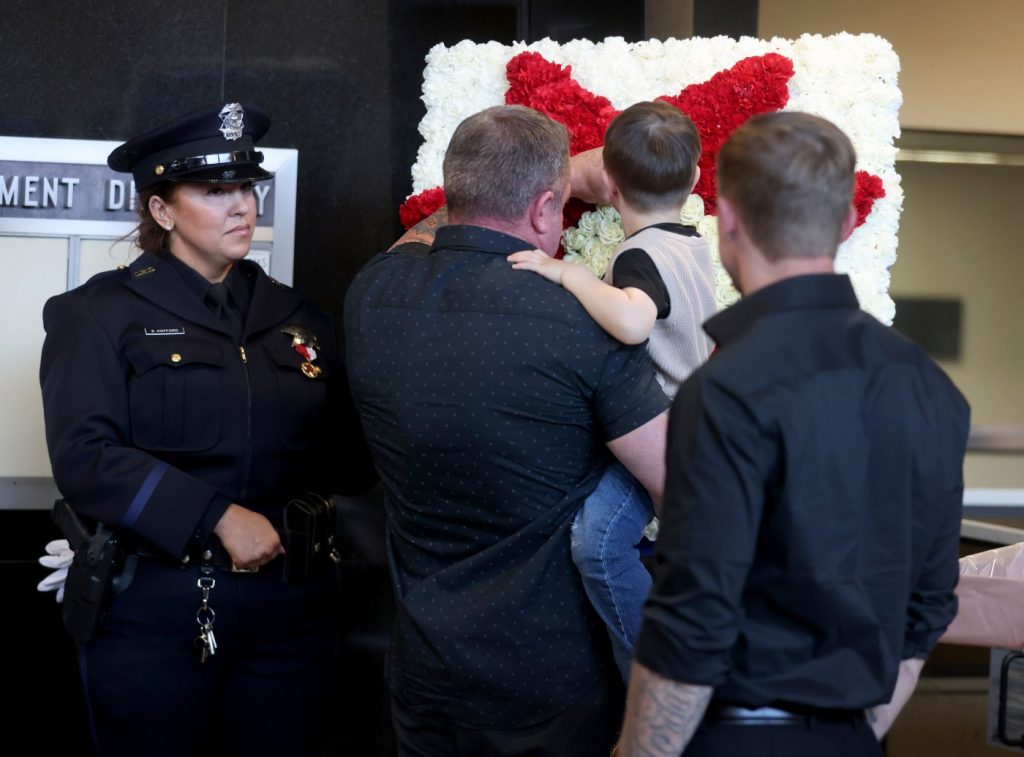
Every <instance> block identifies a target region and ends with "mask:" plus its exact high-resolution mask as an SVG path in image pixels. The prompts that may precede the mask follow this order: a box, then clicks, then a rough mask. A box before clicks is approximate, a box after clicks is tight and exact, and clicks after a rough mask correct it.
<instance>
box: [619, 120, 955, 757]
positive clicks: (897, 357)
mask: <svg viewBox="0 0 1024 757" xmlns="http://www.w3.org/2000/svg"><path fill="white" fill-rule="evenodd" d="M853 171H854V152H853V147H852V146H851V144H850V142H849V140H848V139H847V138H846V136H845V135H844V134H842V132H840V131H839V130H838V129H837V128H836V127H835V126H834V125H832V124H831V123H829V122H828V121H825V120H823V119H820V118H816V117H814V116H808V115H805V114H800V113H777V114H772V115H767V116H760V117H757V118H754V119H752V120H751V121H749V122H748V123H747V124H746V125H744V126H743V127H741V128H740V129H738V130H737V131H736V132H735V133H734V134H733V136H732V137H731V138H730V139H729V141H728V143H727V144H726V145H725V147H724V148H723V149H722V151H721V152H720V154H719V157H718V191H719V198H718V224H719V232H720V245H721V247H720V250H721V258H722V262H723V264H724V265H725V267H726V269H727V270H728V272H729V274H730V276H731V277H732V279H733V281H734V282H735V283H736V285H737V287H738V288H739V290H740V291H741V292H742V293H743V295H744V297H743V299H742V300H741V301H740V302H739V303H738V304H736V305H735V306H733V307H731V308H729V309H728V310H726V311H724V312H722V313H720V314H719V315H717V316H715V317H713V318H711V319H710V320H709V321H708V322H707V324H706V326H705V328H706V330H707V332H708V333H709V334H710V335H711V337H712V338H713V339H714V340H715V342H716V343H717V345H718V349H717V352H716V353H715V354H714V355H713V356H712V357H711V359H710V360H709V361H708V362H707V363H706V364H705V365H704V366H703V367H702V368H700V369H698V370H697V371H696V372H695V373H694V374H693V375H692V376H691V378H690V379H689V380H688V381H686V382H685V383H684V384H683V386H682V388H681V389H680V391H679V394H678V395H677V397H676V400H675V402H674V404H673V406H672V411H671V416H670V421H669V441H668V472H667V478H666V491H665V504H664V507H663V513H662V520H661V531H660V533H659V537H658V543H657V550H656V558H655V569H654V572H655V577H654V586H653V589H652V591H651V594H650V596H649V598H648V601H647V603H646V605H645V609H644V621H643V626H642V628H641V631H640V636H639V639H638V643H637V647H636V658H635V662H634V668H633V674H632V680H631V684H630V690H629V702H628V707H627V715H626V724H625V727H624V732H623V737H622V740H621V744H620V749H619V752H620V754H623V755H637V754H643V755H679V754H680V753H681V752H682V750H683V749H684V748H686V749H687V751H686V754H687V755H717V756H718V757H727V756H728V755H752V754H780V755H781V754H786V755H790V754H792V755H825V754H827V755H869V754H874V755H878V754H881V748H880V745H879V743H878V738H880V737H881V736H882V735H883V734H884V733H885V731H886V729H887V728H888V726H889V725H890V724H891V722H892V720H893V719H894V718H895V716H896V714H897V713H898V712H899V709H900V708H901V707H902V705H903V703H904V702H905V701H906V699H907V698H908V697H909V695H910V693H911V692H912V691H913V688H914V686H915V685H916V682H917V676H918V674H919V673H920V670H921V666H922V665H923V663H924V659H925V658H926V657H927V655H928V654H929V652H930V651H931V649H932V647H933V646H934V645H935V643H936V642H937V640H938V638H939V636H940V635H941V634H942V632H943V630H944V629H945V628H946V626H947V625H948V624H949V622H950V621H951V620H952V618H953V616H954V615H955V613H956V599H955V596H954V593H953V590H954V587H955V585H956V581H957V575H958V571H957V550H958V541H959V529H960V516H961V506H962V492H963V477H962V466H963V456H964V449H965V446H966V440H967V431H968V424H969V408H968V406H967V403H966V402H965V401H964V399H963V397H962V396H961V395H960V393H959V392H958V391H957V390H956V388H955V387H954V386H953V384H952V383H951V382H950V381H949V379H948V378H947V377H946V376H945V374H944V373H943V372H942V371H941V370H940V369H939V368H938V367H937V366H936V365H935V364H934V363H933V362H932V361H931V360H930V359H929V358H928V357H927V356H926V355H925V354H924V353H923V352H922V351H921V350H920V349H918V348H917V347H915V346H914V345H913V344H911V343H910V342H908V341H907V340H905V339H903V338H902V337H900V336H899V335H898V334H896V333H894V332H892V331H891V330H890V329H888V328H886V327H884V326H883V325H881V324H880V323H878V322H877V321H876V320H875V319H874V318H872V317H871V316H869V315H867V314H865V313H863V312H862V311H861V310H860V309H859V308H858V304H857V298H856V296H855V295H854V292H853V289H852V288H851V286H850V281H849V279H848V278H847V277H846V276H842V275H837V274H835V273H834V271H833V259H834V257H835V252H836V248H837V246H838V245H839V243H840V241H842V240H843V239H845V238H846V236H848V235H849V234H850V233H851V231H852V230H853V228H854V224H855V220H856V216H855V212H854V210H853V209H852V207H851V195H852V189H853ZM865 715H866V717H865ZM698 726H699V727H698ZM691 739H692V740H691ZM687 744H689V747H688V748H687Z"/></svg>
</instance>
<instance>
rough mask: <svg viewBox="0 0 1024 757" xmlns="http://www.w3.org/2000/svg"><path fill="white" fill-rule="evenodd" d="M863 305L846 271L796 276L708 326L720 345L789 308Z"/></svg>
mask: <svg viewBox="0 0 1024 757" xmlns="http://www.w3.org/2000/svg"><path fill="white" fill-rule="evenodd" d="M858 307H860V305H859V303H858V302H857V295H856V294H854V291H853V285H852V284H851V283H850V278H849V276H847V275H846V274H838V273H816V274H809V275H806V276H792V277H790V278H786V279H783V280H782V281H777V282H776V283H774V284H771V285H769V286H766V287H765V288H764V289H759V290H757V291H756V292H754V293H753V294H752V295H750V296H748V297H744V298H743V299H741V300H740V301H739V302H737V303H736V304H735V305H733V306H732V307H729V308H726V309H725V310H723V311H722V312H721V313H718V314H717V315H714V316H712V317H711V318H709V319H708V320H707V321H706V322H705V323H704V330H705V331H706V332H707V333H708V335H709V336H710V337H711V338H712V339H713V340H714V341H715V343H716V344H717V345H719V346H720V347H725V346H726V345H727V344H729V343H730V342H734V341H736V340H737V339H739V338H740V337H741V336H743V335H744V334H745V333H746V332H747V331H749V330H750V328H751V327H752V326H753V325H754V324H755V323H756V322H757V321H758V320H760V319H761V318H763V317H765V316H768V315H773V314H775V313H781V312H785V311H789V310H811V309H821V308H852V309H856V308H858Z"/></svg>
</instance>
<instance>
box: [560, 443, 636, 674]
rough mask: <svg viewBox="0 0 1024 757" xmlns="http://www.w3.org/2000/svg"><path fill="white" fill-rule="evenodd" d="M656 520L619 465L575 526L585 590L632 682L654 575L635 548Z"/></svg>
mask: <svg viewBox="0 0 1024 757" xmlns="http://www.w3.org/2000/svg"><path fill="white" fill-rule="evenodd" d="M653 517H654V507H653V505H652V504H651V498H650V497H649V496H648V495H647V491H646V490H645V489H644V488H643V487H642V486H641V485H640V484H639V483H637V481H636V479H635V478H633V476H632V475H630V473H629V471H627V470H626V468H625V467H624V466H623V465H622V464H621V463H618V462H615V463H612V464H611V465H609V466H608V470H606V471H605V473H604V475H603V476H602V477H601V481H600V482H599V483H598V485H597V488H596V489H594V491H593V493H592V494H591V495H590V496H589V497H587V499H586V501H585V502H584V503H583V506H582V507H581V508H580V510H579V512H578V513H576V519H575V520H574V521H573V524H572V559H573V562H575V563H576V568H577V569H578V570H579V572H580V576H581V577H582V579H583V588H584V590H585V591H586V592H587V597H588V598H589V599H590V603H591V604H592V605H593V607H594V609H595V610H597V614H598V615H600V616H601V620H603V621H604V623H605V625H606V626H607V628H608V634H609V635H610V636H611V640H612V651H613V652H614V654H615V664H616V665H618V667H619V672H620V673H622V680H624V681H626V682H627V683H628V682H629V671H630V667H631V665H632V663H633V646H634V645H635V644H636V635H637V632H638V631H639V630H640V614H641V610H642V609H643V604H644V600H645V599H647V593H648V592H649V591H650V589H651V575H650V573H648V572H647V568H646V567H644V565H643V563H641V562H640V553H639V551H638V550H637V545H638V544H639V543H640V541H641V539H642V538H643V530H644V527H645V526H646V525H647V524H648V523H649V522H650V521H651V518H653Z"/></svg>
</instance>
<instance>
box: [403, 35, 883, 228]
mask: <svg viewBox="0 0 1024 757" xmlns="http://www.w3.org/2000/svg"><path fill="white" fill-rule="evenodd" d="M505 71H506V75H507V77H508V91H507V92H506V93H505V103H506V104H508V105H525V106H527V107H530V108H533V109H534V110H538V111H540V112H541V113H544V114H546V115H548V116H549V117H551V118H553V119H554V120H555V121H558V122H559V123H561V124H563V125H564V126H565V127H566V129H567V130H568V132H569V137H570V144H569V151H570V153H571V154H573V155H575V154H576V153H579V152H583V151H584V150H589V149H591V148H594V147H599V146H600V145H601V144H603V143H604V133H605V130H606V129H607V128H608V124H609V123H611V121H612V119H613V118H615V116H617V115H618V114H619V111H618V110H616V109H615V108H614V107H613V106H612V104H611V101H610V100H608V98H606V97H602V96H601V95H596V94H594V93H593V92H590V91H588V90H586V89H584V88H583V87H582V86H581V85H580V84H579V82H577V81H576V80H575V79H573V78H572V66H560V65H558V64H557V63H552V62H551V61H549V60H546V59H545V58H544V57H543V56H542V55H540V54H539V53H533V52H524V53H520V54H519V55H516V56H515V57H514V58H512V59H511V60H510V61H509V62H508V64H507V66H506V68H505ZM792 76H793V61H791V60H790V59H789V58H786V57H785V56H783V55H779V54H778V53H767V54H766V55H758V56H753V57H750V58H744V59H743V60H741V61H738V62H737V63H736V64H735V65H734V66H732V68H729V69H726V70H724V71H719V72H718V73H717V74H715V75H714V76H712V77H711V78H710V79H708V80H707V81H706V82H702V83H700V84H691V85H690V86H688V87H686V88H684V89H683V90H682V91H681V92H680V93H679V94H678V95H663V96H661V97H659V98H657V99H658V100H664V101H665V102H667V103H669V104H670V105H672V106H674V107H676V108H678V109H679V110H681V111H682V112H683V113H686V114H687V115H688V116H689V117H690V118H691V119H692V120H693V122H694V124H695V125H696V126H697V131H698V132H699V133H700V138H701V146H702V152H701V156H700V161H699V165H700V169H701V177H700V181H699V182H697V186H696V187H695V188H694V192H695V193H696V194H698V195H700V197H701V198H702V199H703V200H704V209H705V212H706V213H708V214H710V215H713V214H714V213H715V194H716V189H717V187H716V180H715V158H716V157H717V156H718V151H719V149H720V148H721V147H722V145H723V144H725V141H726V139H728V138H729V135H730V134H732V132H733V131H735V129H736V128H737V127H739V126H740V125H741V124H743V123H744V122H745V121H746V120H747V119H749V118H750V117H751V116H755V115H757V114H759V113H770V112H773V111H777V110H781V109H782V108H783V107H785V105H786V103H787V102H789V86H788V84H789V80H790V79H791V78H792ZM881 197H885V189H884V187H883V186H882V180H881V179H880V178H879V177H878V176H875V175H874V174H870V173H868V172H867V171H857V173H856V185H855V189H854V205H855V206H856V208H857V225H858V226H860V225H861V224H862V223H864V220H865V219H866V218H867V217H868V214H869V213H870V212H871V208H872V206H873V205H874V202H875V200H876V199H878V198H881ZM443 204H444V191H443V190H442V189H441V188H440V187H436V188H434V189H428V190H426V191H424V192H420V193H419V194H416V195H414V196H412V197H410V198H409V199H408V200H406V202H405V203H404V204H403V205H402V207H401V208H400V210H399V215H400V217H401V220H402V224H403V225H404V226H405V228H407V229H408V228H409V227H410V226H412V225H413V224H415V223H417V222H419V221H420V220H422V219H423V218H426V217H427V216H429V215H430V214H431V213H433V212H434V211H435V210H437V209H438V208H439V207H441V206H442V205H443ZM591 208H593V206H592V205H589V204H587V203H582V202H579V201H577V200H573V201H572V202H570V203H569V204H568V205H567V206H566V213H565V216H566V218H565V225H566V227H568V226H572V225H574V224H575V223H576V222H577V221H578V220H579V217H580V215H582V213H583V212H584V211H586V210H589V209H591Z"/></svg>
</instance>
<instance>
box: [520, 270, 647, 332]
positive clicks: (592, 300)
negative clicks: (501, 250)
mask: <svg viewBox="0 0 1024 757" xmlns="http://www.w3.org/2000/svg"><path fill="white" fill-rule="evenodd" d="M508 260H509V262H510V263H511V264H512V267H513V268H515V269H516V270H523V271H533V272H534V273H537V274H540V275H541V276H543V277H544V278H546V279H547V280H548V281H551V282H554V283H555V284H561V285H562V286H563V287H565V288H566V289H568V290H569V292H570V293H571V294H572V295H573V296H574V297H575V298H576V299H577V300H579V301H580V304H581V305H583V308H584V309H585V310H586V311H587V313H589V314H590V317H591V318H593V319H594V320H595V321H596V322H597V325H598V326H600V327H601V328H602V329H604V330H605V331H607V332H608V333H609V334H611V335H612V336H613V337H615V339H617V340H619V341H620V342H622V343H623V344H640V343H641V342H643V341H644V340H645V339H647V337H648V336H650V334H651V329H653V328H654V322H655V320H656V319H657V317H658V308H657V306H656V305H655V304H654V301H653V300H652V299H651V298H650V297H649V296H648V295H647V294H646V293H645V292H644V291H643V290H641V289H635V288H633V287H627V288H626V289H616V288H615V287H613V286H611V285H610V284H606V283H604V282H603V281H601V279H599V278H597V276H595V275H594V274H593V273H591V272H590V269H589V268H587V267H586V266H583V265H580V264H578V263H569V262H566V261H564V260H555V259H554V258H552V257H550V256H549V255H547V253H545V252H543V251H541V250H524V251H522V252H514V253H512V254H511V255H509V256H508Z"/></svg>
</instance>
